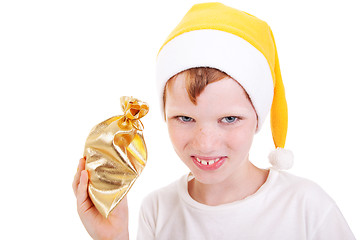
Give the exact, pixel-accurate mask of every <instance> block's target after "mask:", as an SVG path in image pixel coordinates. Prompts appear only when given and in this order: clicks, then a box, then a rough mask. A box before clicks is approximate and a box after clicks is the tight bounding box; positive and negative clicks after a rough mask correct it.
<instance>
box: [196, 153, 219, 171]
mask: <svg viewBox="0 0 360 240" xmlns="http://www.w3.org/2000/svg"><path fill="white" fill-rule="evenodd" d="M191 158H192V160H193V162H194V163H195V165H196V166H197V167H199V168H200V169H202V170H216V169H218V168H220V167H221V166H222V165H223V163H224V162H225V159H226V157H200V156H191Z"/></svg>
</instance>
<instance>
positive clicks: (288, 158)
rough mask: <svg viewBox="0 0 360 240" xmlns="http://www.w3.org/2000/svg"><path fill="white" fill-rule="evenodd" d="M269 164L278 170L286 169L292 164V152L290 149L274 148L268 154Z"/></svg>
mask: <svg viewBox="0 0 360 240" xmlns="http://www.w3.org/2000/svg"><path fill="white" fill-rule="evenodd" d="M269 160H270V163H271V165H272V166H273V167H274V168H275V169H278V170H288V169H290V168H291V167H292V166H293V164H294V154H293V153H292V151H290V150H286V149H283V148H279V147H278V148H276V149H275V150H274V151H271V152H270V154H269Z"/></svg>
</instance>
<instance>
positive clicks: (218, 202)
mask: <svg viewBox="0 0 360 240" xmlns="http://www.w3.org/2000/svg"><path fill="white" fill-rule="evenodd" d="M157 81H158V86H159V89H160V97H161V99H162V103H163V113H164V117H165V119H166V122H167V125H168V130H169V135H170V139H171V141H172V144H173V146H174V149H175V151H176V153H177V154H178V156H179V157H180V159H181V160H182V161H183V162H184V163H185V164H186V165H187V166H188V167H189V169H190V171H191V173H190V174H189V175H186V176H184V177H182V178H181V179H180V180H179V181H177V182H175V183H173V184H171V185H169V186H167V187H165V188H163V189H160V190H158V191H156V192H154V193H152V194H150V195H149V196H148V197H147V198H146V199H145V200H144V203H143V205H142V208H141V213H140V224H139V232H138V238H139V239H355V238H354V236H353V234H352V233H351V230H350V229H349V227H348V225H347V223H346V221H345V220H344V218H343V216H342V215H341V213H340V211H339V209H338V208H337V206H336V204H335V203H334V202H333V200H332V199H331V198H330V197H329V196H328V195H327V194H326V193H324V191H323V190H322V189H321V188H320V187H318V186H317V185H316V184H314V183H312V182H310V181H308V180H305V179H302V178H299V177H295V176H292V175H290V174H288V173H286V172H283V171H280V169H288V168H289V167H291V164H292V154H291V153H290V152H289V151H286V150H284V149H283V147H284V145H285V138H286V131H287V107H286V101H285V93H284V87H283V84H282V80H281V74H280V68H279V62H278V58H277V52H276V46H275V42H274V39H273V36H272V32H271V30H270V28H269V26H268V25H267V24H266V23H265V22H263V21H261V20H259V19H257V18H256V17H254V16H252V15H249V14H247V13H244V12H241V11H238V10H235V9H232V8H229V7H227V6H225V5H223V4H220V3H205V4H197V5H195V6H193V8H191V9H190V11H189V12H188V13H187V14H186V15H185V17H184V19H183V20H182V21H181V22H180V24H179V25H178V26H177V27H176V28H175V30H174V31H173V32H172V33H171V34H170V36H169V37H168V39H167V40H166V42H165V44H164V45H163V47H162V48H161V49H160V52H159V55H158V60H157ZM269 111H271V125H272V126H271V127H272V133H273V139H274V143H275V147H276V150H275V151H274V152H273V153H271V154H270V161H271V163H272V164H273V167H272V168H270V169H259V168H257V167H256V166H254V165H253V164H251V162H250V161H249V151H250V147H251V143H252V139H253V136H254V134H255V133H256V132H257V131H259V130H260V128H261V126H262V123H263V121H264V118H265V116H266V115H267V113H268V112H269ZM83 165H84V160H83V159H82V160H81V161H80V165H79V169H80V171H78V173H77V175H76V176H75V180H74V191H75V193H76V195H77V199H78V211H79V215H80V217H81V219H82V221H83V223H84V225H85V227H86V229H87V230H88V231H89V233H90V235H91V236H93V237H94V238H111V239H126V238H128V233H127V206H126V200H125V201H123V202H122V203H120V204H119V206H118V207H117V208H116V209H115V210H114V211H113V212H112V214H111V215H110V217H109V219H108V220H105V219H103V218H101V216H99V214H98V213H97V212H96V209H95V208H94V207H93V206H92V205H91V201H90V200H89V199H88V197H87V193H86V187H87V178H88V177H87V173H86V172H84V171H81V170H82V169H84V168H83ZM88 209H90V211H88ZM106 234H108V235H106Z"/></svg>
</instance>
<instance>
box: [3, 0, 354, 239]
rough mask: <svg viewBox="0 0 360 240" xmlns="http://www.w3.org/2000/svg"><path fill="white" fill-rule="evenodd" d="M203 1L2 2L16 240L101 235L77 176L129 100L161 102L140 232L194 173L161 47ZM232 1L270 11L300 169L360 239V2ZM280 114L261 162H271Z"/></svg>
mask: <svg viewBox="0 0 360 240" xmlns="http://www.w3.org/2000/svg"><path fill="white" fill-rule="evenodd" d="M197 2H201V1H186V0H182V1H168V0H164V1H134V0H133V1H119V0H118V1H91V0H86V1H79V0H62V1H60V0H59V1H50V0H48V1H45V0H44V1H39V0H33V1H17V0H12V1H10V0H9V1H1V3H0V35H1V36H0V80H1V87H0V104H1V118H0V121H1V123H0V127H1V129H0V148H1V152H0V156H1V158H0V161H1V162H0V164H1V167H0V169H1V173H0V184H1V185H0V196H1V197H0V201H1V204H0V218H1V222H2V226H1V233H0V234H1V236H0V238H3V237H4V236H6V239H25V238H26V239H89V237H88V235H87V233H86V230H85V229H84V228H83V226H82V224H81V222H80V220H79V218H78V215H77V211H76V201H75V197H74V195H73V192H72V187H71V183H72V180H73V176H74V174H75V172H76V168H77V164H78V160H79V158H80V157H81V156H82V152H83V146H84V142H85V139H86V137H87V134H88V133H89V131H90V129H91V128H92V127H93V126H94V125H95V124H97V123H99V122H101V121H103V120H105V119H106V118H108V117H111V116H114V115H118V114H121V109H120V105H119V98H120V96H123V95H129V96H134V97H137V98H139V99H142V100H144V101H146V102H148V103H149V104H150V112H149V114H148V115H147V116H146V117H145V118H144V119H143V123H144V125H145V131H144V135H145V140H146V142H147V147H148V154H149V158H148V165H147V166H146V168H145V170H144V172H143V174H142V175H141V176H140V178H139V180H138V181H137V182H136V183H135V185H134V187H133V188H132V190H131V191H130V193H129V195H128V198H129V205H130V206H129V207H130V231H131V232H130V234H131V238H132V239H134V238H135V236H136V229H137V217H138V208H139V206H140V203H141V201H142V199H143V197H144V196H145V195H147V194H148V193H149V192H151V191H153V190H155V189H157V188H159V187H161V186H164V185H167V184H168V183H170V182H172V181H174V180H176V179H178V178H179V177H180V176H181V175H183V174H185V173H186V172H187V169H186V168H185V166H184V165H183V164H182V163H181V161H180V160H178V159H177V157H176V156H175V154H174V152H173V150H172V146H171V143H170V141H169V139H168V136H167V130H166V125H165V124H164V122H163V121H162V119H161V115H160V112H159V105H158V98H157V93H156V88H155V84H154V75H155V73H154V69H155V59H156V54H157V51H158V49H159V48H160V46H161V45H162V43H163V41H164V40H165V38H166V37H167V35H168V34H169V33H170V31H171V30H172V29H173V28H174V27H175V26H176V25H177V23H178V22H179V21H180V20H181V18H182V17H183V16H184V15H185V13H186V12H187V11H188V9H190V7H191V6H192V5H193V4H194V3H197ZM223 3H225V4H227V5H229V6H232V7H235V8H237V9H240V10H243V11H246V12H248V13H250V14H253V15H255V16H257V17H259V18H260V19H263V20H265V21H266V22H267V23H268V24H269V25H270V26H271V28H272V30H273V32H274V36H275V39H276V43H277V48H278V53H279V58H280V65H281V70H282V75H283V80H284V84H285V88H286V94H287V99H288V105H289V131H288V138H287V146H286V147H287V148H288V149H291V150H292V151H293V152H294V154H295V165H294V167H293V168H292V169H291V170H290V172H292V173H294V174H296V175H300V176H303V177H306V178H309V179H311V180H313V181H315V182H317V183H318V184H319V185H320V186H322V187H323V188H324V189H325V191H326V192H328V193H329V194H330V196H332V198H333V199H334V200H335V201H336V202H337V204H338V206H339V207H340V209H341V211H342V213H343V214H344V216H345V218H346V219H347V221H348V223H349V225H350V227H351V228H352V230H353V232H354V234H355V236H356V237H358V238H360V224H359V223H360V205H359V202H360V194H359V183H360V174H359V167H360V163H359V162H360V156H359V148H360V146H359V143H360V141H359V139H358V137H359V135H360V126H359V123H360V111H359V107H358V104H359V103H360V94H359V89H360V88H359V80H360V74H359V66H360V61H359V56H360V47H359V42H360V37H359V23H360V15H359V7H358V5H357V3H356V1H351V0H344V1H341V2H340V1H331V0H327V1H314V0H304V1H296V2H294V1H288V0H273V1H268V0H264V1H260V0H258V1H256V0H233V1H231V0H224V1H223ZM273 148H274V147H273V143H272V138H271V134H270V131H269V119H267V122H266V123H265V124H264V127H263V130H262V131H261V132H260V133H259V134H258V135H257V136H256V138H255V142H254V145H253V149H252V152H251V156H250V157H251V160H252V161H254V162H255V163H256V164H258V165H259V166H262V167H267V166H268V164H267V155H268V153H269V152H270V151H271V150H272V149H273Z"/></svg>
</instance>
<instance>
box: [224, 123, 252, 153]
mask: <svg viewBox="0 0 360 240" xmlns="http://www.w3.org/2000/svg"><path fill="white" fill-rule="evenodd" d="M227 136H228V138H227V139H226V142H227V144H228V146H229V148H231V149H233V150H234V151H239V152H245V153H247V152H248V151H249V150H250V147H251V144H252V140H253V137H254V132H253V131H251V128H247V129H237V130H233V131H229V133H228V134H227Z"/></svg>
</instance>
